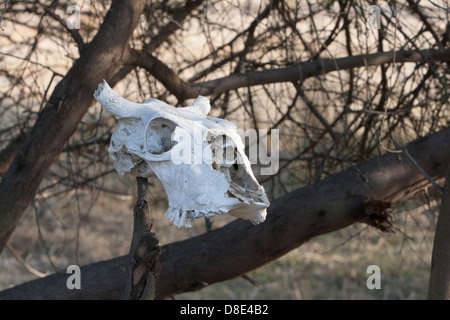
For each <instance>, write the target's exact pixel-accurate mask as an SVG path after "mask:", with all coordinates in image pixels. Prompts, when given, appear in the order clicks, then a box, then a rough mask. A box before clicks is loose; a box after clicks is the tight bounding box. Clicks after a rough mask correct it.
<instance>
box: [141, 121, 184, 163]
mask: <svg viewBox="0 0 450 320" xmlns="http://www.w3.org/2000/svg"><path fill="white" fill-rule="evenodd" d="M176 127H177V125H176V124H175V123H174V122H173V121H170V120H167V119H164V118H155V119H153V120H152V121H150V123H149V124H148V127H147V136H146V142H147V150H148V152H150V153H152V154H162V153H164V152H167V151H169V150H170V149H172V147H173V146H174V145H175V144H176V143H177V142H176V141H172V134H173V131H174V130H175V128H176Z"/></svg>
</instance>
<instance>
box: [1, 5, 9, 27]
mask: <svg viewBox="0 0 450 320" xmlns="http://www.w3.org/2000/svg"><path fill="white" fill-rule="evenodd" d="M8 4H9V0H6V3H5V7H4V8H3V10H2V13H1V15H0V28H1V29H2V31H5V29H3V27H2V20H3V15H4V14H5V11H6V8H8Z"/></svg>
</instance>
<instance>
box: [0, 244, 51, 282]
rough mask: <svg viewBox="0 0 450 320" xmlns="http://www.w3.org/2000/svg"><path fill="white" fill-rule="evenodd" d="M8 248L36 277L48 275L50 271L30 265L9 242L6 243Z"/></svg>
mask: <svg viewBox="0 0 450 320" xmlns="http://www.w3.org/2000/svg"><path fill="white" fill-rule="evenodd" d="M6 248H7V249H8V250H9V252H11V254H12V255H13V256H14V257H15V258H16V259H17V261H18V262H19V263H20V264H21V265H22V266H24V268H25V269H27V271H28V272H30V273H31V274H33V275H35V276H36V277H39V278H43V277H45V276H47V275H48V273H42V272H40V271H38V270H36V269H35V268H33V267H32V266H30V265H29V264H28V263H27V262H26V261H25V260H23V259H22V257H21V256H20V255H19V254H18V253H17V251H16V250H14V248H13V247H12V246H11V245H10V244H9V242H8V243H6Z"/></svg>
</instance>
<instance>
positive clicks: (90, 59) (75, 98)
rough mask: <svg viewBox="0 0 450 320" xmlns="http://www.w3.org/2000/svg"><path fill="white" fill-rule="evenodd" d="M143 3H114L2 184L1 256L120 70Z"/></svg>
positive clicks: (45, 109)
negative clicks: (97, 95)
mask: <svg viewBox="0 0 450 320" xmlns="http://www.w3.org/2000/svg"><path fill="white" fill-rule="evenodd" d="M143 8H144V1H131V0H130V1H119V0H116V1H113V2H112V4H111V8H110V10H109V11H108V13H107V14H106V17H105V20H104V22H103V24H102V26H101V27H100V29H99V31H98V33H97V35H96V36H95V37H94V39H93V40H92V42H91V45H90V46H89V48H88V49H86V51H84V52H83V54H82V55H81V56H80V58H79V59H78V60H77V61H76V62H75V63H74V65H73V67H72V68H71V69H70V70H69V72H68V73H67V75H66V76H65V77H64V78H63V79H62V81H61V82H59V83H58V85H57V86H56V88H55V90H54V91H53V93H52V95H51V97H50V99H49V102H48V103H47V105H46V106H45V107H44V109H43V110H42V112H41V113H40V115H39V117H38V119H37V120H36V123H35V125H34V127H33V129H32V130H31V132H30V134H29V135H28V137H27V139H26V140H25V142H24V143H23V144H22V146H21V148H20V150H19V151H18V153H17V155H16V156H15V158H14V160H13V162H12V163H11V165H10V167H9V169H8V171H7V172H6V173H5V175H4V176H3V177H2V180H1V183H0V252H1V251H2V250H3V248H4V246H5V244H6V242H7V241H8V238H9V236H10V235H11V233H12V232H13V230H14V229H15V227H16V225H17V223H18V222H19V220H20V218H21V216H22V214H23V212H24V211H25V209H26V208H27V207H28V204H29V203H30V202H31V201H32V199H33V197H34V195H35V194H36V191H37V189H38V187H39V184H40V183H41V181H42V179H43V177H44V175H45V173H46V172H47V170H48V168H49V167H50V165H51V164H52V162H53V160H54V159H55V157H56V156H57V155H58V154H59V153H60V152H61V150H62V148H63V146H64V144H65V143H66V141H67V140H68V138H69V137H70V136H71V135H72V134H73V132H74V131H75V129H76V127H77V125H78V123H79V122H80V119H81V118H82V117H83V115H84V114H85V113H86V111H87V110H88V108H89V106H90V104H91V103H92V100H93V93H94V91H95V89H96V87H97V85H98V84H99V83H100V82H101V81H102V80H103V79H109V78H110V77H111V76H112V75H113V74H114V73H115V72H116V71H117V69H118V68H119V67H120V65H121V64H122V61H123V59H124V55H125V53H126V52H125V51H126V50H125V48H127V46H128V42H129V40H130V37H131V34H132V33H133V30H134V28H135V27H136V25H137V22H138V18H139V15H140V14H141V12H142V10H143Z"/></svg>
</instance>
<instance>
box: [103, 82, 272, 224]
mask: <svg viewBox="0 0 450 320" xmlns="http://www.w3.org/2000/svg"><path fill="white" fill-rule="evenodd" d="M94 97H95V98H96V99H97V101H98V102H99V103H100V104H101V105H102V106H103V107H104V108H105V109H106V110H108V111H109V112H111V113H112V114H113V115H114V116H115V117H116V119H118V125H117V128H116V129H115V131H114V133H113V135H112V137H111V143H110V147H109V149H108V152H109V153H110V155H111V157H112V159H113V160H114V168H115V169H116V170H117V171H118V172H119V173H120V174H122V175H123V174H124V173H127V172H129V173H131V174H133V175H135V176H138V177H148V176H150V175H152V174H155V175H156V176H157V178H158V179H159V180H160V181H161V182H162V184H163V186H164V189H165V190H166V193H167V197H168V200H169V208H168V209H167V212H166V217H167V218H168V219H169V220H170V221H172V222H173V223H174V224H175V225H176V226H177V227H180V226H185V227H191V226H192V220H193V219H198V218H202V217H211V216H214V215H217V214H224V213H229V214H231V215H233V216H236V217H239V218H242V219H246V220H250V221H251V222H253V223H254V224H258V223H260V222H263V221H264V220H265V218H266V208H267V207H268V206H269V201H268V199H267V196H266V194H265V191H264V188H263V187H262V186H261V185H259V183H258V181H257V180H256V178H255V177H254V175H253V172H252V170H251V167H250V162H249V160H248V158H247V156H246V155H245V153H244V145H243V143H242V140H241V137H240V136H239V135H238V134H237V128H236V125H235V124H233V123H231V122H229V121H227V120H223V119H218V118H211V117H207V115H208V112H209V110H210V104H209V100H208V99H206V98H205V97H202V96H199V97H198V98H197V99H196V100H195V101H194V102H193V103H192V104H191V105H189V106H188V107H185V108H175V107H172V106H170V105H168V104H166V103H164V102H162V101H159V100H157V99H147V100H145V101H144V103H143V104H138V103H133V102H130V101H127V100H125V99H123V98H122V97H120V96H119V95H118V94H116V93H115V92H114V91H113V90H112V89H111V88H110V87H109V85H108V84H107V83H106V81H103V83H101V84H99V86H98V89H97V90H96V91H95V93H94Z"/></svg>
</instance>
